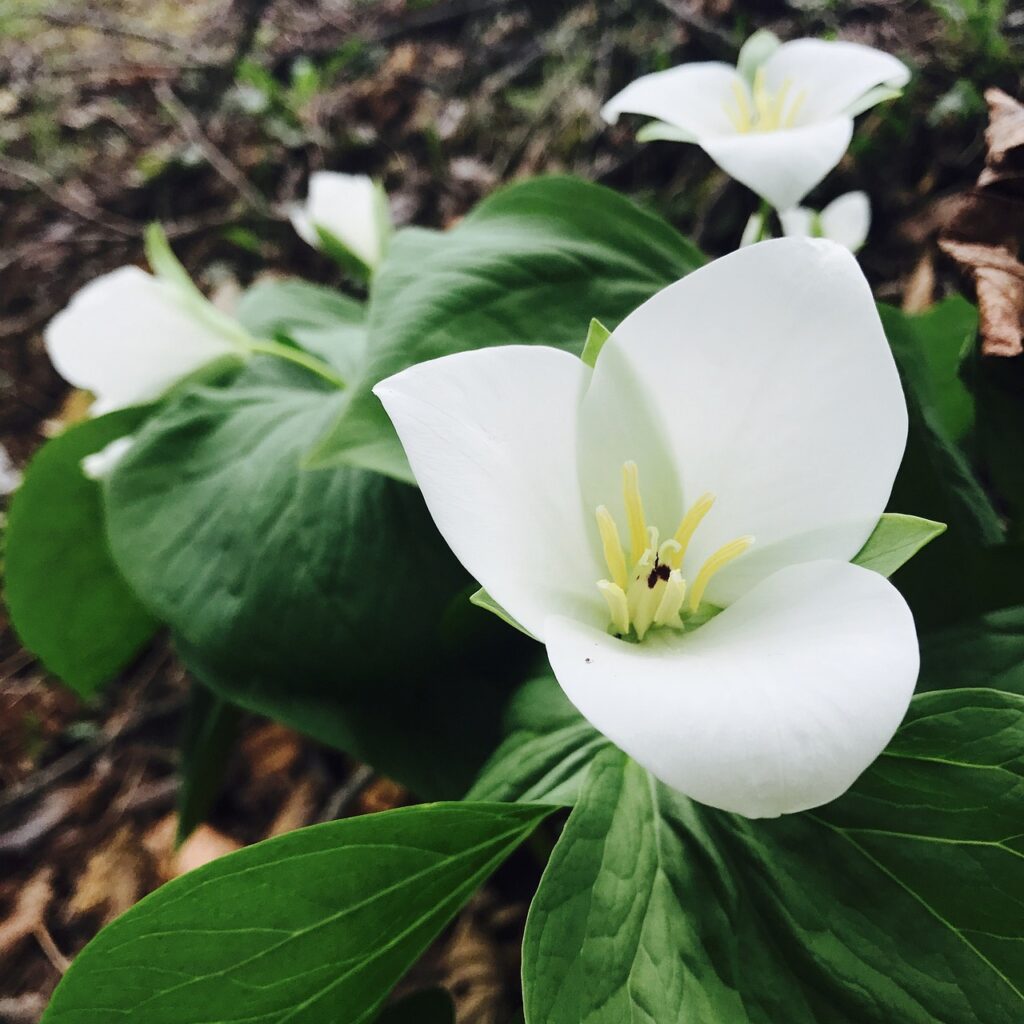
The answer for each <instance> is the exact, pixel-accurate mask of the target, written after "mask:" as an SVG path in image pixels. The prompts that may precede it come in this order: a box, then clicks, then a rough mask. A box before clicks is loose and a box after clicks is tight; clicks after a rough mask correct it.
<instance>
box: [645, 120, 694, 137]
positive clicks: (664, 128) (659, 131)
mask: <svg viewBox="0 0 1024 1024" xmlns="http://www.w3.org/2000/svg"><path fill="white" fill-rule="evenodd" d="M636 141H637V142H696V141H697V136H696V135H694V134H693V132H690V131H687V130H686V129H685V128H680V127H679V126H678V125H674V124H666V123H665V122H664V121H649V122H648V123H647V124H645V125H644V126H643V127H642V128H640V129H639V130H638V131H637V133H636Z"/></svg>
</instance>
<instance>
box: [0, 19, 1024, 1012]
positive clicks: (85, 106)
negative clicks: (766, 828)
mask: <svg viewBox="0 0 1024 1024" xmlns="http://www.w3.org/2000/svg"><path fill="white" fill-rule="evenodd" d="M761 27H768V28H772V29H774V30H775V31H776V32H777V33H778V34H779V35H780V36H781V37H782V38H793V37H796V36H801V35H817V36H834V35H838V36H840V37H842V38H847V39H853V40H857V41H861V42H865V43H868V44H871V45H875V46H878V47H880V48H882V49H885V50H887V51H889V52H892V53H895V54H896V55H898V56H900V57H901V58H903V59H904V60H906V61H907V62H908V63H909V64H911V65H912V67H913V68H914V71H915V76H914V79H913V81H912V83H911V85H910V87H909V88H908V90H907V93H906V95H905V96H904V97H903V98H902V99H901V100H899V101H897V102H896V103H892V104H888V105H885V106H883V107H881V108H876V110H874V111H872V112H871V113H869V114H867V115H865V116H864V117H863V118H861V120H860V121H859V123H858V131H857V134H856V136H855V141H854V145H853V146H852V148H851V151H850V153H849V154H848V155H847V157H846V158H845V159H844V161H843V163H842V164H841V165H840V167H839V168H838V169H837V171H835V172H834V173H833V174H832V175H830V177H829V178H828V180H827V182H826V183H825V185H824V186H822V187H821V188H820V189H819V190H818V192H817V193H815V194H813V195H812V196H811V197H810V198H811V205H823V204H824V202H827V201H828V200H829V199H831V198H834V197H835V196H836V195H839V194H841V193H843V192H845V191H848V190H849V189H851V188H863V189H865V190H866V191H867V192H868V194H869V195H870V197H871V201H872V206H873V213H874V221H873V226H872V233H871V237H870V240H869V243H868V245H867V247H866V249H865V250H864V252H863V253H862V264H863V266H864V267H865V270H866V272H867V274H868V276H869V278H870V279H871V281H872V284H873V286H874V288H875V291H876V294H877V295H878V296H879V297H880V298H884V299H886V300H888V301H892V302H896V303H902V304H904V305H905V306H907V307H909V308H914V309H919V308H923V307H925V306H927V305H928V304H929V303H930V302H931V301H933V299H934V298H936V297H937V296H938V295H940V294H942V293H943V292H946V291H949V290H953V289H956V288H958V287H959V286H960V282H959V279H958V278H957V276H956V274H955V272H954V270H953V268H952V266H951V265H949V264H948V263H945V262H944V261H943V260H942V258H941V257H940V256H939V254H938V252H937V249H936V247H935V244H934V239H935V235H936V233H937V231H938V229H939V228H940V226H941V225H942V224H943V223H944V222H945V220H946V219H947V217H948V211H949V209H950V206H951V203H953V202H954V201H955V197H956V195H957V194H958V193H960V192H962V191H963V190H964V189H965V188H968V187H969V186H970V185H971V184H972V183H973V182H974V180H975V178H976V176H977V173H978V171H979V169H980V166H981V163H982V160H983V157H984V142H983V138H982V132H983V130H984V126H985V103H984V101H983V98H982V93H983V92H984V90H985V88H986V87H988V86H992V85H997V86H1000V87H1001V88H1003V89H1005V90H1006V91H1007V92H1009V93H1011V94H1012V95H1016V96H1018V97H1020V96H1021V88H1022V83H1021V78H1020V72H1019V70H1017V69H1019V68H1020V67H1022V66H1024V61H1022V57H1024V11H1020V10H1018V11H1017V12H1016V13H1013V12H1010V11H1008V10H1007V9H1004V7H1003V5H1002V4H1000V3H992V2H989V3H978V2H973V0H972V2H969V0H920V2H912V3H899V2H893V0H862V2H860V3H856V2H848V0H799V2H798V0H792V2H791V3H785V2H782V0H773V2H769V3H761V2H758V3H754V2H753V0H636V2H631V0H603V2H598V0H592V2H543V0H534V2H532V3H530V2H510V0H376V2H371V0H310V2H300V0H269V2H268V0H196V2H191V3H188V4H182V3H178V2H175V0H147V2H143V0H112V2H105V3H103V4H102V5H100V4H88V3H83V2H67V3H64V4H56V3H53V2H51V0H0V395H2V401H0V441H2V442H3V444H4V445H5V446H6V448H7V451H8V452H9V453H10V455H11V457H12V459H13V462H14V465H15V466H16V467H20V466H23V465H24V463H25V462H26V460H27V459H28V458H29V457H30V456H31V454H32V452H33V451H34V450H35V448H36V447H38V445H39V444H40V443H41V441H42V440H44V439H45V438H46V437H47V436H49V435H51V434H53V433H54V432H55V431H58V430H60V429H61V426H62V424H64V423H66V422H69V421H70V420H73V419H75V418H77V417H80V416H81V415H82V403H81V401H80V400H77V399H75V397H74V396H71V397H69V396H68V393H67V389H66V387H65V385H64V384H63V383H62V382H61V380H60V379H59V378H58V377H57V376H56V374H55V373H54V371H53V369H52V368H51V367H50V365H49V363H48V361H47V359H46V356H45V353H44V349H43V345H42V331H43V328H44V327H45V325H46V323H47V322H48V321H49V320H50V318H51V317H52V316H53V315H54V314H55V313H56V312H58V311H59V310H60V309H61V308H62V307H63V306H64V305H65V304H66V302H67V301H68V299H69V297H70V296H71V295H72V294H73V293H74V292H75V290H77V289H78V288H79V287H81V286H82V285H83V284H85V283H86V282H88V281H89V280H91V279H92V278H94V277H96V276H97V275H99V274H101V273H104V272H105V271H108V270H111V269H113V268H114V267H117V266H120V265H122V264H125V263H133V262H139V261H140V260H141V259H142V250H141V233H142V229H143V227H144V226H145V225H146V224H147V223H148V222H150V221H152V220H160V221H162V222H163V223H164V225H165V227H166V229H167V232H168V235H169V236H170V238H171V241H172V244H173V245H174V247H175V249H176V251H177V252H178V254H179V255H180V257H181V258H182V260H183V262H184V263H185V265H186V266H187V267H188V269H189V270H190V272H191V273H192V274H193V275H194V276H195V277H196V279H197V280H198V281H199V282H200V283H201V285H202V286H203V287H204V288H206V289H207V290H208V291H210V292H219V293H220V294H221V295H222V296H228V297H230V295H232V294H234V293H236V292H237V291H238V289H240V288H241V287H244V286H246V285H247V284H248V283H250V282H251V281H252V280H253V278H254V276H255V275H257V274H259V273H265V272H277V273H287V274H301V275H302V276H304V277H306V278H309V279H312V280H319V281H323V282H325V283H335V282H336V277H335V275H336V270H335V268H334V266H333V264H331V263H330V262H329V261H328V260H326V259H325V258H323V257H321V256H320V255H319V254H317V253H316V252H314V251H312V250H311V249H309V248H307V247H306V246H305V245H304V243H302V242H301V241H300V240H299V239H298V238H297V236H296V235H295V234H294V232H293V231H292V229H291V227H290V225H289V223H288V219H287V208H288V205H289V203H290V202H292V201H294V200H296V199H297V198H299V197H300V196H301V195H302V194H303V191H304V188H305V180H306V177H307V174H308V172H309V171H310V170H315V169H317V168H329V169H334V170H345V171H351V172H365V173H370V174H373V175H375V176H377V177H379V178H381V179H382V180H383V181H384V183H385V185H386V186H387V189H388V191H389V194H390V196H391V201H392V207H393V215H394V217H395V218H396V220H397V221H398V222H399V223H418V224H425V225H432V226H439V227H444V226H448V225H450V224H452V223H453V222H455V221H456V220H457V219H458V218H459V217H460V216H462V215H463V214H464V213H465V212H466V211H467V210H468V209H469V208H470V207H471V206H472V205H473V204H474V203H475V202H476V201H477V200H478V199H480V198H481V197H482V196H484V195H486V194H487V193H489V192H490V191H492V190H493V189H494V188H496V187H497V186H498V185H500V184H501V183H503V182H507V181H510V180H514V179H517V178H522V177H528V176H532V175H537V174H543V173H549V172H569V173H573V174H578V175H582V176H584V177H586V178H589V179H592V180H597V181H601V182H603V183H605V184H610V185H613V186H614V187H616V188H619V189H621V190H623V191H625V192H628V193H630V194H632V195H634V196H635V197H637V198H638V199H640V200H641V201H643V202H647V203H649V204H651V205H652V206H654V207H656V208H657V209H659V210H660V211H661V212H662V213H663V214H665V215H666V216H667V217H669V219H671V220H672V221H673V222H674V223H675V224H677V225H678V226H679V227H680V228H681V229H682V230H683V231H685V232H687V233H689V234H691V235H692V236H693V237H694V238H695V240H696V241H697V242H698V243H699V244H700V245H701V246H702V247H703V248H704V249H705V250H706V251H707V252H709V253H711V254H716V253H720V252H724V251H727V250H729V249H732V248H735V246H736V244H737V241H738V239H739V236H740V234H741V232H742V229H743V226H744V223H745V222H746V219H747V217H748V215H749V214H750V213H751V212H752V210H753V208H754V205H755V200H754V199H753V197H752V196H751V195H750V194H749V193H747V192H746V191H745V190H744V189H742V188H741V187H740V186H738V185H737V184H736V183H734V182H731V181H730V180H729V179H727V178H726V177H725V176H724V175H723V174H722V173H721V172H720V171H718V170H717V169H716V168H715V167H714V165H713V164H712V163H711V162H710V161H709V160H708V159H707V158H706V157H704V156H703V154H702V153H701V152H700V151H699V150H697V149H696V148H695V147H682V146H678V145H671V144H666V143H659V144H653V145H649V146H646V147H643V146H637V145H636V144H635V141H634V138H633V129H632V127H631V126H630V125H627V124H624V125H622V126H619V127H616V128H614V129H609V128H608V127H607V126H605V125H603V124H602V122H601V120H600V117H599V114H598V111H599V108H600V106H601V103H602V102H603V100H605V99H607V98H608V97H609V96H610V95H611V94H612V93H613V92H615V91H616V90H617V89H618V88H621V86H623V85H624V84H625V83H627V82H628V81H630V80H632V79H633V78H634V77H637V75H639V74H641V73H643V72H645V71H649V70H655V69H658V68H661V67H667V66H671V65H672V64H674V63H678V62H680V61H682V60H693V59H698V60H699V59H733V58H735V55H736V52H737V50H738V47H739V44H740V42H742V40H743V38H745V36H746V35H747V34H748V33H749V32H750V31H752V30H753V29H755V28H761ZM819 200H820V202H819ZM187 687H188V681H187V679H186V677H185V673H184V671H183V670H182V669H181V667H180V666H179V665H178V663H177V662H176V660H175V658H174V655H173V653H172V652H171V650H170V649H169V646H168V645H167V643H166V641H163V640H161V641H158V642H156V643H155V644H154V645H153V646H152V648H151V649H150V650H148V651H146V652H145V653H144V654H143V655H142V656H141V657H140V658H139V659H138V660H137V662H136V664H135V665H134V666H132V668H131V669H130V670H129V671H127V672H126V673H124V675H123V678H121V679H120V680H118V681H117V682H116V683H115V684H114V685H111V686H110V687H108V688H107V689H106V690H105V691H104V692H103V694H102V695H101V696H99V697H97V698H95V699H93V700H92V701H89V702H83V701H82V700H80V699H79V698H77V697H76V696H75V695H74V694H72V693H71V692H70V691H68V690H66V689H64V688H62V687H61V685H60V684H59V683H58V682H57V681H56V680H54V679H52V678H48V677H47V675H46V673H45V671H44V669H43V668H42V667H41V666H40V665H39V664H38V663H36V662H35V660H34V659H33V657H32V656H31V654H29V653H28V652H26V651H25V650H23V649H22V648H21V647H20V645H19V643H18V641H17V638H16V637H15V636H14V635H13V633H12V632H11V630H10V629H9V628H4V630H3V633H2V635H0V1024H6V1022H10V1024H28V1022H34V1021H36V1020H38V1018H39V1016H40V1014H41V1013H42V1010H43V1008H44V1007H45V1005H46V1002H47V1000H48V998H49V995H50V993H51V991H52V989H53V987H54V985H55V984H56V982H57V981H58V980H59V978H60V975H61V973H62V972H63V971H64V970H65V969H66V966H67V964H68V961H69V960H70V959H71V958H73V957H74V955H75V954H76V953H77V951H78V950H79V949H81V947H82V946H83V945H84V944H85V942H86V941H88V939H89V938H90V937H91V936H92V935H93V934H95V932H96V931H97V930H98V929H99V928H100V927H101V926H102V925H103V924H104V923H106V922H108V921H109V920H111V919H112V918H113V917H115V916H117V915H118V914H119V913H121V912H122V911H124V910H125V909H127V908H128V907H129V906H131V905H132V904H133V903H134V902H135V901H137V900H138V899H140V898H141V897H142V896H143V895H145V894H146V893H147V892H148V891H150V890H152V889H153V888H155V887H156V886H157V885H159V884H161V883H162V882H164V881H166V880H168V879H169V878H172V877H174V876H175V875H177V874H180V873H181V872H183V871H185V870H187V869H188V868H190V867H192V866H195V865H197V864H200V863H204V862H205V861H207V860H209V859H211V858H213V857H215V856H218V855H220V854H221V853H224V852H226V851H228V850H231V849H235V848H237V847H238V846H240V845H244V844H246V843H251V842H255V841H257V840H260V839H263V838H265V837H267V836H272V835H276V834H279V833H281V832H284V831H287V830H289V829H293V828H297V827H300V826H303V825H306V824H310V823H312V822H315V821H321V820H328V819H330V818H334V817H338V816H341V815H345V814H358V813H366V812H370V811H375V810H381V809H384V808H388V807H393V806H397V805H400V804H401V803H404V802H407V801H409V800H412V799H414V795H412V794H408V793H406V792H405V791H403V790H402V789H401V788H400V787H398V786H397V785H395V784H394V783H392V782H390V781H389V780H387V779H384V778H380V777H378V776H376V775H375V774H374V773H373V772H372V770H370V769H369V768H367V767H365V766H360V765H357V764H354V763H352V762H351V761H350V760H349V759H348V758H346V757H345V756H343V755H341V754H339V753H337V752H335V751H330V750H327V749H325V748H322V747H320V746H318V745H317V744H315V743H312V742H311V741H308V740H306V739H304V738H302V737H300V736H297V735H296V734H294V733H292V732H290V731H288V730H287V729H285V728H283V727H281V726H278V725H276V724H272V723H268V722H266V721H263V720H259V719H256V718H250V719H247V720H246V722H245V724H244V726H243V729H242V735H241V739H240V742H239V743H238V745H237V748H236V750H235V751H234V754H233V756H232V760H231V762H230V764H229V766H228V769H227V776H226V780H225V784H224V786H223V790H222V793H221V796H220V797H219V799H218V800H217V802H216V804H215V805H214V808H213V811H212V812H211V815H210V818H209V821H208V822H207V823H206V824H205V825H204V826H202V827H201V828H200V829H199V830H198V831H197V832H196V833H195V834H194V835H193V837H192V839H190V840H189V842H188V843H187V844H186V845H185V846H184V847H183V848H181V849H179V850H176V849H175V847H174V830H175V810H174V808H175V800H176V796H177V790H178V778H177V767H178V765H179V762H180V754H179V750H178V734H179V731H180V729H181V724H182V717H183V713H184V708H185V703H186V695H187ZM520 858H521V859H520V861H518V862H515V863H513V864H512V865H510V866H508V867H506V869H505V870H504V871H503V872H502V873H500V874H499V876H498V877H497V878H496V879H495V881H494V882H492V883H491V884H490V885H489V886H488V887H487V888H486V889H485V890H484V891H483V893H482V894H481V895H480V896H479V897H478V898H477V899H476V900H475V901H474V903H473V904H472V905H471V906H470V908H469V909H468V910H467V911H466V912H465V913H464V914H463V915H462V916H461V917H460V918H459V919H458V921H457V922H456V923H455V925H453V927H452V928H451V929H449V930H448V932H446V934H445V935H444V936H443V937H442V939H441V940H440V941H439V942H438V943H437V944H436V946H435V948H434V949H433V950H432V951H431V953H430V954H429V955H428V957H427V958H425V960H424V962H423V964H421V965H420V967H419V968H418V969H417V972H416V980H417V981H429V982H439V983H443V984H445V985H446V986H447V987H448V988H449V989H450V990H451V991H452V992H453V994H454V995H455V997H456V1000H457V1004H458V1010H459V1021H460V1024H498V1022H501V1021H504V1020H506V1019H512V1017H511V1015H512V1014H513V1013H514V1010H515V1006H516V1003H517V1000H518V980H517V972H518V960H517V956H518V953H517V946H518V940H519V938H520V936H521V930H522V926H523V921H524V918H525V909H526V905H527V902H528V889H527V888H526V887H525V885H524V883H523V877H524V876H526V877H527V881H528V880H529V877H532V876H535V874H536V871H537V867H536V864H534V863H533V862H532V860H531V859H530V855H529V853H528V852H527V853H523V854H521V855H520Z"/></svg>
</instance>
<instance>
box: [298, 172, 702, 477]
mask: <svg viewBox="0 0 1024 1024" xmlns="http://www.w3.org/2000/svg"><path fill="white" fill-rule="evenodd" d="M702 262H703V258H702V256H701V255H700V253H699V252H698V250H697V249H696V248H695V247H694V246H693V244H692V243H690V242H688V241H687V240H686V239H684V238H683V237H682V236H681V235H680V234H679V233H678V232H676V230H675V229H674V228H672V227H671V226H670V225H669V224H667V223H666V222H665V221H663V220H661V219H660V218H659V217H657V216H655V215H654V214H652V213H649V212H647V211H645V210H643V209H641V208H640V207H639V206H636V205H635V204H634V203H632V202H631V201H629V200H628V199H625V198H624V197H622V196H620V195H618V194H617V193H615V192H612V191H611V190H610V189H606V188H603V187H601V186H599V185H592V184H589V183H587V182H584V181H579V180H576V179H573V178H540V179H537V180H533V181H527V182H523V183H520V184H516V185H512V186H509V187H508V188H506V189H503V190H501V191H499V192H497V193H495V194H494V195H493V196H491V197H490V198H489V199H487V200H485V201H484V202H483V203H481V204H480V206H478V207H477V208H476V209H475V210H473V212H472V213H471V214H470V215H469V216H468V217H466V218H465V220H463V221H462V222H461V223H460V224H458V225H457V226H456V227H455V228H453V229H452V230H450V231H447V232H444V233H439V232H435V231H426V230H423V229H416V228H413V229H407V230H405V231H400V232H398V233H397V234H396V235H395V236H394V238H393V239H392V241H391V244H390V247H389V249H388V252H387V256H386V257H385V260H384V262H383V263H382V265H381V267H380V269H379V270H378V272H377V274H376V275H375V277H374V281H373V287H372V290H371V295H370V310H369V315H368V320H367V325H368V331H369V336H368V341H367V353H368V358H367V362H366V366H365V369H364V373H363V376H362V378H361V380H360V382H359V383H358V385H357V386H356V387H355V388H354V389H353V390H354V392H355V394H353V396H352V398H351V401H350V402H349V403H348V404H347V405H346V406H345V408H344V410H343V412H342V414H341V415H340V416H339V418H338V421H337V422H336V424H335V425H334V427H333V429H332V431H331V432H330V433H329V434H328V435H327V436H326V437H325V438H324V439H323V441H322V442H321V443H320V444H319V445H318V447H317V448H316V449H315V450H314V452H313V453H312V455H311V460H312V464H314V465H323V464H329V463H331V462H351V461H352V460H353V458H358V459H359V460H360V462H359V464H360V465H365V466H370V467H371V468H377V469H379V470H380V471H381V472H386V473H389V474H392V475H398V476H401V475H402V472H403V471H402V467H401V460H400V458H399V457H398V455H396V453H395V452H394V450H393V447H397V439H393V440H392V446H393V447H392V448H390V449H389V447H388V446H387V445H383V444H382V443H381V440H380V439H381V438H382V437H383V436H390V437H392V438H393V434H392V433H391V431H390V425H389V423H388V421H387V417H386V416H385V414H384V411H383V409H382V408H381V406H380V403H379V402H378V401H377V400H376V398H374V397H373V396H372V394H370V388H371V387H372V386H373V385H374V384H376V383H377V382H378V381H380V380H382V379H383V378H385V377H387V376H389V375H391V374H393V373H397V372H398V371H399V370H402V369H404V368H405V367H407V366H411V365H413V364H414V363H418V362H422V361H424V360H427V359H433V358H435V357H437V356H443V355H448V354H449V353H452V352H460V351H465V350H467V349H473V348H480V347H483V346H489V345H508V344H520V345H522V344H541V345H558V346H563V347H567V348H571V349H572V350H573V351H575V352H579V351H580V346H581V344H582V341H583V338H584V335H585V332H586V327H587V324H588V323H589V322H590V320H591V318H592V317H597V318H598V319H599V320H601V321H602V323H606V324H609V325H611V326H614V325H616V324H618V323H619V321H620V320H622V319H623V318H624V317H625V316H627V315H628V314H629V313H631V312H632V311H633V310H634V309H635V308H636V307H637V306H639V305H640V304H641V303H643V302H644V301H645V300H646V299H648V298H650V296H651V295H653V294H654V293H655V292H656V291H658V290H660V289H661V288H663V287H664V286H665V285H667V284H669V283H671V282H672V281H675V280H677V279H678V278H680V277H682V276H684V275H685V274H687V273H689V272H690V271H691V270H694V269H696V267H698V266H699V265H700V264H701V263H702ZM370 445H372V446H373V447H368V446H370ZM399 453H400V449H399ZM404 472H405V474H408V467H407V466H406V467H405V470H404Z"/></svg>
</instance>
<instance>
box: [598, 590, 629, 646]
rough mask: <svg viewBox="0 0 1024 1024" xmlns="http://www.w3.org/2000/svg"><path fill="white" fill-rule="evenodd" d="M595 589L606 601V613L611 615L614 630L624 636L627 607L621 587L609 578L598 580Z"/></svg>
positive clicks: (626, 625)
mask: <svg viewBox="0 0 1024 1024" xmlns="http://www.w3.org/2000/svg"><path fill="white" fill-rule="evenodd" d="M597 589H598V590H600V591H601V596H602V597H604V599H605V601H606V602H607V603H608V613H609V614H610V615H611V618H612V626H614V627H615V632H616V633H618V634H619V635H620V636H625V635H626V634H627V633H628V632H629V607H628V606H627V604H626V595H625V593H624V591H623V589H622V587H620V586H617V585H616V584H614V583H611V582H610V581H609V580H598V583H597Z"/></svg>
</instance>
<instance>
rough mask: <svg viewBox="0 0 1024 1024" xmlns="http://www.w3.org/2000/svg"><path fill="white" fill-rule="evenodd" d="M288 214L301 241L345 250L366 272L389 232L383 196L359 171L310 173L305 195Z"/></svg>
mask: <svg viewBox="0 0 1024 1024" xmlns="http://www.w3.org/2000/svg"><path fill="white" fill-rule="evenodd" d="M290 217H291V221H292V225H293V227H294V228H295V230H296V231H297V232H298V233H299V235H300V237H301V238H302V239H303V241H305V242H308V243H309V244H310V245H312V246H313V247H314V248H316V249H324V250H326V251H327V252H328V254H329V255H332V254H333V255H339V252H338V250H339V249H340V250H341V251H342V252H344V253H349V254H351V255H352V256H355V257H356V259H357V260H358V261H359V263H360V264H362V266H363V267H364V268H365V269H366V270H369V271H373V270H374V269H375V268H376V267H377V265H378V264H379V263H380V261H381V258H382V257H383V255H384V247H385V245H386V244H387V240H388V236H389V235H390V233H391V221H390V217H389V214H388V203H387V196H386V194H385V193H384V190H383V189H382V188H381V187H380V185H378V184H377V183H376V182H375V181H373V179H372V178H367V177H366V176H365V175H362V174H338V173H336V172H333V171H317V172H316V173H314V174H312V175H310V178H309V195H308V197H307V199H306V201H305V203H303V204H301V205H296V206H293V207H292V209H291V211H290Z"/></svg>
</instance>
